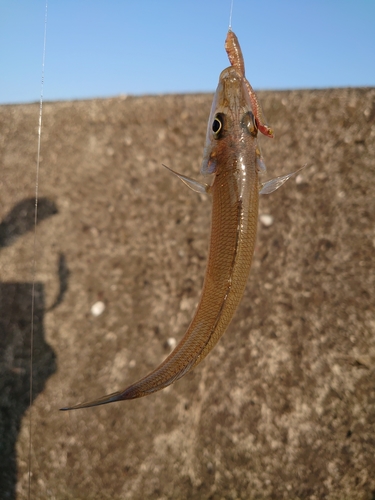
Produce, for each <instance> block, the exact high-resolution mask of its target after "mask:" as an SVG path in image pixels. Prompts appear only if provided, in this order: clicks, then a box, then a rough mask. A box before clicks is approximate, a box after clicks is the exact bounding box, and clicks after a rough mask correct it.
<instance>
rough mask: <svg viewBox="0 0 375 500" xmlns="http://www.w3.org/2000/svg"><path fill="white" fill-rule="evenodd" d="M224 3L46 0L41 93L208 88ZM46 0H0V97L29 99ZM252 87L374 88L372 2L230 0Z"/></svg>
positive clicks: (34, 88) (219, 62) (216, 68)
mask: <svg viewBox="0 0 375 500" xmlns="http://www.w3.org/2000/svg"><path fill="white" fill-rule="evenodd" d="M229 10H230V0H185V1H182V0H175V1H171V0H169V1H167V0H132V1H130V0H122V1H120V0H102V1H99V0H91V1H88V0H86V1H84V0H49V1H48V20H47V48H46V59H45V80H44V100H66V99H87V98H93V97H109V96H116V95H119V94H135V95H142V94H161V93H162V94H164V93H185V92H189V93H191V92H213V91H214V90H215V88H216V85H217V81H218V77H219V74H220V72H221V70H222V69H224V68H225V67H226V66H228V60H227V57H226V54H225V51H224V40H225V36H226V32H227V28H228V21H229ZM44 13H45V0H32V1H31V0H1V1H0V67H1V73H0V75H1V76H0V103H19V102H31V101H38V100H39V96H40V86H41V69H42V52H43V33H44ZM232 26H233V31H234V32H235V33H236V34H237V36H238V38H239V40H240V43H241V47H242V51H243V53H244V57H245V64H246V74H247V77H248V79H249V80H250V82H251V84H252V85H253V87H254V88H256V89H295V88H325V87H346V86H354V87H357V86H375V0H356V1H354V0H305V1H303V0H263V1H262V0H258V1H255V0H234V8H233V19H232Z"/></svg>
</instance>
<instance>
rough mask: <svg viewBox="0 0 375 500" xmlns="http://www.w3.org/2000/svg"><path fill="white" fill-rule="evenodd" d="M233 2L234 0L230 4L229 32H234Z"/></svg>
mask: <svg viewBox="0 0 375 500" xmlns="http://www.w3.org/2000/svg"><path fill="white" fill-rule="evenodd" d="M233 2H234V0H232V1H231V3H230V13H229V30H230V31H231V30H232V13H233Z"/></svg>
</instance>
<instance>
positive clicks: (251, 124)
mask: <svg viewBox="0 0 375 500" xmlns="http://www.w3.org/2000/svg"><path fill="white" fill-rule="evenodd" d="M242 126H243V127H244V128H245V129H246V130H247V131H248V132H249V134H250V135H252V136H253V137H256V136H257V135H258V126H257V122H256V120H255V116H254V114H253V113H252V112H251V111H249V112H248V113H246V114H245V115H244V117H243V118H242Z"/></svg>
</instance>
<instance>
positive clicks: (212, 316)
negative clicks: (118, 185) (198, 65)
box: [62, 30, 293, 410]
mask: <svg viewBox="0 0 375 500" xmlns="http://www.w3.org/2000/svg"><path fill="white" fill-rule="evenodd" d="M225 47H226V50H227V53H228V56H229V60H230V62H231V66H230V67H228V68H226V69H224V71H222V73H221V74H220V78H219V84H218V87H217V90H216V93H215V97H214V100H213V104H212V108H211V113H210V117H209V121H208V127H207V136H206V144H205V148H204V156H203V163H202V168H201V173H202V174H203V175H204V176H207V177H208V178H209V183H208V184H201V183H200V182H198V181H195V180H193V179H190V178H188V177H186V176H184V175H182V174H178V173H176V172H174V173H175V174H176V175H177V176H178V177H179V178H180V179H181V180H182V181H183V182H184V183H185V184H187V185H188V186H189V187H190V188H192V189H193V190H194V191H198V192H207V193H209V194H210V195H211V196H212V221H211V238H210V246H209V254H208V262H207V269H206V275H205V279H204V284H203V289H202V293H201V298H200V301H199V304H198V306H197V310H196V312H195V315H194V317H193V319H192V321H191V323H190V325H189V327H188V329H187V331H186V333H185V335H184V336H183V338H182V339H181V341H180V342H179V344H178V345H177V346H176V348H175V349H174V350H173V352H172V353H171V354H170V355H169V356H168V357H167V358H166V359H165V360H164V361H163V362H162V363H161V365H160V366H158V367H157V368H156V369H155V370H154V371H152V372H151V373H150V374H148V375H146V376H145V377H144V378H142V379H141V380H139V381H138V382H136V383H134V384H132V385H130V386H129V387H127V388H126V389H124V390H123V391H119V392H115V393H113V394H110V395H107V396H104V397H102V398H99V399H97V400H94V401H89V402H87V403H82V404H78V405H76V406H72V407H68V408H62V409H63V410H70V409H77V408H85V407H90V406H97V405H101V404H106V403H111V402H114V401H121V400H128V399H135V398H140V397H143V396H147V395H148V394H151V393H153V392H156V391H159V390H161V389H163V388H164V387H167V386H168V385H170V384H172V383H173V382H175V381H176V380H178V379H180V378H181V377H183V376H184V375H185V374H186V373H188V372H189V371H190V370H191V369H193V368H194V367H195V366H196V365H197V364H198V363H200V362H201V361H202V360H203V359H204V358H205V357H206V356H207V354H208V353H209V352H210V351H211V349H212V348H213V347H214V346H215V344H216V343H217V342H218V340H219V339H220V337H221V336H222V335H223V334H224V332H225V331H226V329H227V327H228V325H229V323H230V321H231V320H232V318H233V315H234V313H235V311H236V309H237V307H238V305H239V303H240V301H241V298H242V295H243V293H244V289H245V286H246V282H247V279H248V276H249V273H250V268H251V262H252V258H253V253H254V246H255V241H256V234H257V221H258V207H259V194H260V193H270V192H272V191H274V190H275V189H277V188H278V187H280V186H281V185H282V184H283V183H284V182H285V181H286V180H287V179H288V178H289V177H290V176H291V175H293V174H288V175H286V176H283V177H279V178H277V179H273V180H271V181H269V182H267V183H265V184H262V183H261V182H260V180H259V173H260V172H262V171H263V170H265V167H264V163H263V161H262V157H261V154H260V150H259V147H258V144H257V134H258V131H259V130H260V131H261V132H262V133H264V134H265V135H267V136H269V137H272V131H271V129H270V128H269V127H268V126H267V125H266V124H265V123H264V121H263V117H262V115H261V111H260V107H259V104H258V101H257V98H256V95H255V93H254V91H253V89H252V88H251V86H250V84H249V82H248V81H247V80H246V78H245V67H244V62H243V57H242V53H241V49H240V46H239V43H238V40H237V37H236V36H235V34H234V33H233V32H232V31H231V30H229V32H228V35H227V40H226V45H225ZM172 172H173V171H172Z"/></svg>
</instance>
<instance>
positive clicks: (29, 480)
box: [27, 0, 48, 500]
mask: <svg viewBox="0 0 375 500" xmlns="http://www.w3.org/2000/svg"><path fill="white" fill-rule="evenodd" d="M47 11H48V0H46V8H45V14H44V36H43V57H42V78H41V86H40V100H39V123H38V147H37V156H36V169H35V208H34V240H33V256H32V288H31V327H30V380H29V383H30V400H29V406H30V410H29V450H28V462H29V471H28V494H27V498H28V499H29V500H30V498H31V444H32V404H33V361H34V359H33V354H34V353H33V351H34V315H35V275H36V225H37V222H38V197H39V167H40V143H41V137H42V115H43V88H44V63H45V57H46V41H47Z"/></svg>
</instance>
